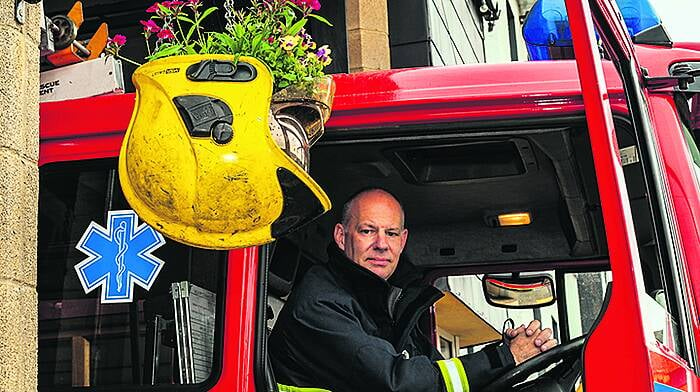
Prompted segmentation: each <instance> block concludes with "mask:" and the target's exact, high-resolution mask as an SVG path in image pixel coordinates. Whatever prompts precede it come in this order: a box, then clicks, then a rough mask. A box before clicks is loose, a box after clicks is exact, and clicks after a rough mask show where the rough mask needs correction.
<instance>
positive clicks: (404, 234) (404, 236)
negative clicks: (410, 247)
mask: <svg viewBox="0 0 700 392" xmlns="http://www.w3.org/2000/svg"><path fill="white" fill-rule="evenodd" d="M407 241H408V229H403V230H402V231H401V252H403V248H404V247H405V246H406V242H407Z"/></svg>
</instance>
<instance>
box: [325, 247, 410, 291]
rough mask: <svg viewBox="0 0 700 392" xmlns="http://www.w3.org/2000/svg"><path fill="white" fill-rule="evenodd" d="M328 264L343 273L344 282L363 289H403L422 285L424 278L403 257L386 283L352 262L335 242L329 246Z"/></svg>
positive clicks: (403, 256)
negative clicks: (421, 281)
mask: <svg viewBox="0 0 700 392" xmlns="http://www.w3.org/2000/svg"><path fill="white" fill-rule="evenodd" d="M328 262H329V264H331V266H332V268H333V269H334V270H335V271H337V272H342V273H343V277H344V280H348V281H349V282H350V283H351V284H352V285H353V286H356V285H361V287H363V288H365V287H368V286H369V287H376V288H377V289H381V290H385V289H386V288H388V287H389V285H392V286H396V287H400V288H402V289H403V288H407V287H409V286H417V285H420V279H421V278H422V277H423V275H422V273H421V272H420V270H419V269H418V268H416V267H415V266H414V265H413V264H412V263H411V262H410V260H408V258H407V257H406V256H405V255H402V256H401V257H400V258H399V264H398V265H397V266H396V270H395V271H394V273H393V274H392V275H391V277H389V280H388V281H386V280H384V279H382V278H380V277H379V276H377V275H375V274H374V273H373V272H372V271H369V270H367V269H366V268H364V267H361V266H360V265H358V264H356V263H355V262H354V261H352V260H350V259H349V258H348V257H347V256H346V255H345V253H343V251H342V250H340V248H338V246H337V245H336V244H335V243H334V242H333V243H331V244H330V245H328Z"/></svg>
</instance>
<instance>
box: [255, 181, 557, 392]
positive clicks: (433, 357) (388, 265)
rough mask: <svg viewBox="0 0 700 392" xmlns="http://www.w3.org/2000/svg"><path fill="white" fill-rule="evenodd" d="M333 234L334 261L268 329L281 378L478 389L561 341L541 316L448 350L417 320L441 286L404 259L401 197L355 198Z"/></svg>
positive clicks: (320, 383) (337, 391) (311, 383)
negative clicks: (470, 349)
mask: <svg viewBox="0 0 700 392" xmlns="http://www.w3.org/2000/svg"><path fill="white" fill-rule="evenodd" d="M333 238H334V240H335V241H334V243H332V244H331V245H330V246H329V248H328V255H329V261H328V263H326V264H324V265H316V266H313V267H311V269H309V271H308V272H307V273H306V275H305V276H304V277H303V279H302V280H301V281H300V283H299V284H298V285H297V287H295V289H294V291H293V292H292V294H291V295H290V297H289V299H288V301H287V304H286V305H285V307H284V309H283V310H282V312H281V313H280V315H279V318H278V320H277V322H276V324H275V327H274V329H273V331H272V334H271V335H270V341H269V342H270V351H269V353H270V359H271V361H272V366H273V369H274V373H275V376H276V378H277V382H279V383H280V384H284V385H287V386H294V387H307V388H318V389H316V390H330V391H333V392H358V391H372V392H375V391H377V392H379V391H411V392H421V391H425V392H442V391H469V390H472V391H478V390H480V389H481V388H482V387H483V386H484V385H487V384H488V383H489V382H490V381H491V380H493V379H495V378H496V377H497V376H498V375H500V374H502V373H504V372H505V371H507V370H510V369H511V368H513V367H514V366H515V365H517V364H519V363H521V362H523V361H525V360H527V359H529V358H531V357H533V356H535V355H537V354H539V353H540V352H543V351H546V350H548V349H550V348H552V347H554V346H555V345H556V344H557V342H556V340H554V339H551V336H552V331H551V330H550V329H549V328H547V329H544V330H541V329H540V323H539V321H537V320H535V321H533V322H531V323H530V324H529V325H528V326H527V328H526V327H525V326H521V327H520V328H518V329H516V330H507V331H506V334H507V335H509V337H510V339H505V340H504V341H507V342H508V343H507V344H506V343H500V344H496V345H491V346H488V347H487V348H485V349H483V350H481V351H479V352H476V353H473V354H468V355H464V356H461V357H458V358H451V359H447V360H446V359H444V358H443V357H442V356H441V354H440V353H439V352H438V351H437V350H436V349H435V347H434V346H433V345H432V344H431V343H430V340H429V339H428V337H427V336H426V334H425V332H424V331H421V330H420V329H419V327H418V319H419V317H420V315H421V314H423V313H424V312H425V311H426V310H427V309H428V308H429V307H430V306H431V305H432V304H433V303H435V301H437V300H438V299H439V298H440V297H441V296H442V293H441V292H440V291H439V290H438V289H436V288H435V287H433V286H425V285H421V284H420V281H421V279H420V278H421V276H420V274H418V273H417V271H416V269H415V268H412V265H411V264H410V263H409V262H408V260H405V258H404V259H401V261H399V260H400V256H401V252H402V251H403V249H404V246H405V245H406V240H407V238H408V231H407V230H406V229H405V228H404V214H403V208H402V206H401V204H400V203H399V201H398V200H397V199H396V198H395V197H394V196H393V195H391V194H390V193H389V192H387V191H386V190H383V189H379V188H372V189H367V190H363V191H360V192H358V193H357V194H355V195H354V196H353V197H352V198H350V200H349V201H348V202H347V203H345V205H344V206H343V212H342V220H341V222H340V223H338V224H336V225H335V228H334V232H333ZM287 390H296V389H293V388H292V389H287Z"/></svg>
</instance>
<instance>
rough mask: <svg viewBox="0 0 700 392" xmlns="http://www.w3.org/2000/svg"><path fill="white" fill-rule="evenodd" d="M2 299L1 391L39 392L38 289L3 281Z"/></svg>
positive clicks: (0, 303)
mask: <svg viewBox="0 0 700 392" xmlns="http://www.w3.org/2000/svg"><path fill="white" fill-rule="evenodd" d="M0 298H2V301H0V337H2V338H1V339H0V359H2V361H0V391H3V392H4V391H7V392H10V391H11V392H25V391H36V389H37V378H36V375H37V346H38V345H37V330H38V324H37V308H38V307H37V294H36V290H35V289H34V288H32V287H27V286H23V285H19V284H17V283H16V282H13V281H7V280H3V279H0Z"/></svg>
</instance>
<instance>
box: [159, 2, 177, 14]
mask: <svg viewBox="0 0 700 392" xmlns="http://www.w3.org/2000/svg"><path fill="white" fill-rule="evenodd" d="M156 4H158V8H159V9H160V11H161V12H162V13H164V14H166V15H172V14H173V11H171V10H170V8H168V7H166V6H164V5H163V4H161V3H156Z"/></svg>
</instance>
